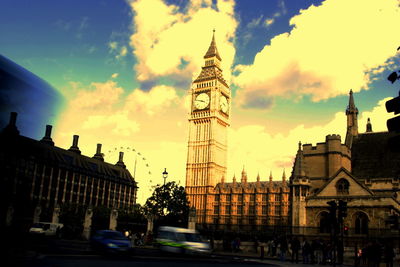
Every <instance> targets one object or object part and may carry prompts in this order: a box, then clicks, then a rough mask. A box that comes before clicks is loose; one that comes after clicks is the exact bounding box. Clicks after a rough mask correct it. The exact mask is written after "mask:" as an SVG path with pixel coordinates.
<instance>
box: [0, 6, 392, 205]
mask: <svg viewBox="0 0 400 267" xmlns="http://www.w3.org/2000/svg"><path fill="white" fill-rule="evenodd" d="M399 3H400V2H399V1H398V0H380V1H377V0H350V1H349V0H325V1H319V0H296V1H289V0H265V1H256V0H236V1H235V0H191V1H189V0H187V1H184V0H174V1H172V0H136V1H123V0H85V1H77V0H69V1H66V0H59V1H53V0H41V1H32V0H3V1H2V7H1V9H0V54H1V55H2V56H4V57H6V58H8V59H10V60H12V61H14V62H15V63H17V64H19V65H21V66H22V67H24V68H26V69H27V70H29V71H31V72H33V73H34V74H36V75H38V76H39V77H41V78H42V79H43V80H45V81H46V82H47V83H49V84H50V85H51V86H53V87H54V88H55V89H56V90H57V91H58V92H60V94H61V95H62V97H63V98H64V104H63V106H62V107H61V106H60V108H59V109H58V111H57V114H55V119H54V120H53V121H52V123H53V133H52V137H53V140H54V142H55V144H56V145H57V146H59V147H62V148H65V149H68V148H69V147H70V146H71V144H72V136H73V135H74V134H77V135H79V136H80V138H79V148H80V150H81V151H82V154H84V155H87V156H93V155H94V154H95V152H96V144H97V143H101V144H102V145H103V147H102V152H103V153H104V154H105V160H106V161H107V162H110V163H116V162H117V160H118V152H119V151H123V152H125V156H124V161H125V163H126V165H127V166H128V169H129V170H130V171H131V173H132V174H133V175H134V176H135V178H136V181H137V182H138V186H139V191H138V202H139V203H141V204H143V203H144V202H145V200H146V199H147V197H149V196H150V195H151V192H152V187H154V186H155V185H157V184H162V182H163V178H162V172H163V171H164V168H166V169H167V171H168V178H167V181H176V182H179V183H180V184H181V185H184V184H185V172H186V156H187V141H188V125H189V123H188V117H189V116H188V112H189V109H190V100H189V94H188V92H189V91H188V89H189V88H190V86H191V82H192V81H193V80H194V79H195V78H196V77H197V75H198V74H199V73H200V70H201V66H203V65H204V59H203V56H204V54H205V52H206V51H207V49H208V46H209V44H210V42H211V38H212V32H213V29H215V39H216V43H217V47H218V51H219V53H220V56H221V58H222V67H223V73H224V77H225V79H226V80H227V81H228V83H229V85H230V88H231V90H232V103H231V105H232V106H231V116H230V117H231V126H230V128H229V131H228V163H227V164H228V165H227V167H228V170H227V178H226V180H227V181H231V180H232V177H233V175H236V177H239V176H240V173H241V171H242V169H243V168H245V170H246V172H247V175H248V180H249V181H255V180H256V177H257V175H258V174H260V177H261V180H264V181H266V180H268V177H269V175H270V173H271V172H272V175H273V179H274V180H280V179H281V177H282V172H283V170H285V172H286V176H287V177H289V176H290V173H291V171H292V166H293V160H294V157H295V154H296V151H297V148H298V142H299V141H301V142H302V143H311V144H313V145H315V144H316V143H317V142H324V141H325V136H326V135H328V134H340V135H341V137H342V142H343V141H344V137H345V131H346V116H345V109H346V106H347V104H348V95H349V91H350V89H352V90H353V92H354V99H355V103H356V106H357V107H358V110H359V114H358V119H359V131H360V132H365V125H366V122H367V118H371V122H372V127H373V131H386V120H387V119H388V118H391V117H393V114H389V113H387V112H386V110H385V106H384V104H385V102H386V101H387V100H388V99H390V98H391V97H394V96H397V95H398V92H397V90H398V89H399V87H398V85H396V84H394V85H392V84H390V82H389V81H387V79H386V78H387V76H388V75H389V74H390V73H391V72H392V71H394V70H397V69H399V68H400V60H399V52H397V47H399V46H400V35H399V34H398V32H397V27H398V25H400V7H399ZM18 116H29V112H27V114H19V115H18ZM44 129H45V125H43V134H40V135H38V134H37V133H33V132H21V134H22V135H25V136H29V137H32V138H35V139H40V138H42V137H43V135H44ZM135 162H136V164H135ZM135 166H136V167H135Z"/></svg>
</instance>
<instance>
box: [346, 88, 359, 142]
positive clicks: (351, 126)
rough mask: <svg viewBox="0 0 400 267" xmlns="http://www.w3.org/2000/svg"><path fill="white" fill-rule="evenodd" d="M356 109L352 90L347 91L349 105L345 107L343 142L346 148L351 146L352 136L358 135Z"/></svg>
mask: <svg viewBox="0 0 400 267" xmlns="http://www.w3.org/2000/svg"><path fill="white" fill-rule="evenodd" d="M357 115H358V109H357V108H356V105H355V104H354V97H353V90H350V92H349V105H348V106H347V108H346V116H347V131H346V140H345V144H346V145H347V147H348V148H351V146H352V144H353V138H354V137H356V136H358V120H357Z"/></svg>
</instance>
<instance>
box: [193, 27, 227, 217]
mask: <svg viewBox="0 0 400 267" xmlns="http://www.w3.org/2000/svg"><path fill="white" fill-rule="evenodd" d="M214 32H215V31H214ZM190 93H191V97H192V101H191V110H190V117H189V141H188V154H187V163H186V194H187V196H188V200H189V202H190V205H191V206H192V207H194V208H196V215H197V216H196V217H197V222H198V223H212V222H211V216H208V215H210V214H211V212H212V202H213V201H214V199H211V195H210V194H208V193H209V192H211V190H212V189H214V187H215V186H216V185H217V183H219V182H221V180H223V179H224V178H225V177H226V162H227V130H228V127H229V114H230V109H231V108H230V107H231V105H230V104H231V92H230V89H229V86H228V84H227V82H226V81H225V79H224V77H223V75H222V69H221V57H220V55H219V53H218V50H217V46H216V44H215V37H214V33H213V37H212V40H211V44H210V47H209V48H208V50H207V52H206V54H205V55H204V66H203V67H202V69H201V72H200V74H199V76H198V77H197V78H196V79H195V80H194V81H193V83H192V87H191V89H190Z"/></svg>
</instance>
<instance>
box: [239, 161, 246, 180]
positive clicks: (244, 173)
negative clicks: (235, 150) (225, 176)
mask: <svg viewBox="0 0 400 267" xmlns="http://www.w3.org/2000/svg"><path fill="white" fill-rule="evenodd" d="M240 182H242V183H246V182H247V173H246V171H245V170H244V165H243V170H242V179H241V181H240Z"/></svg>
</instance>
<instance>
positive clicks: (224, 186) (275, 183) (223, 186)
mask: <svg viewBox="0 0 400 267" xmlns="http://www.w3.org/2000/svg"><path fill="white" fill-rule="evenodd" d="M271 185H272V188H273V189H275V190H276V189H279V188H282V187H285V188H289V186H288V184H287V183H282V181H272V183H271V182H267V181H263V182H246V183H240V182H235V183H218V184H217V186H216V188H219V189H224V190H228V189H234V188H235V189H238V188H243V189H256V188H270V187H271Z"/></svg>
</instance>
